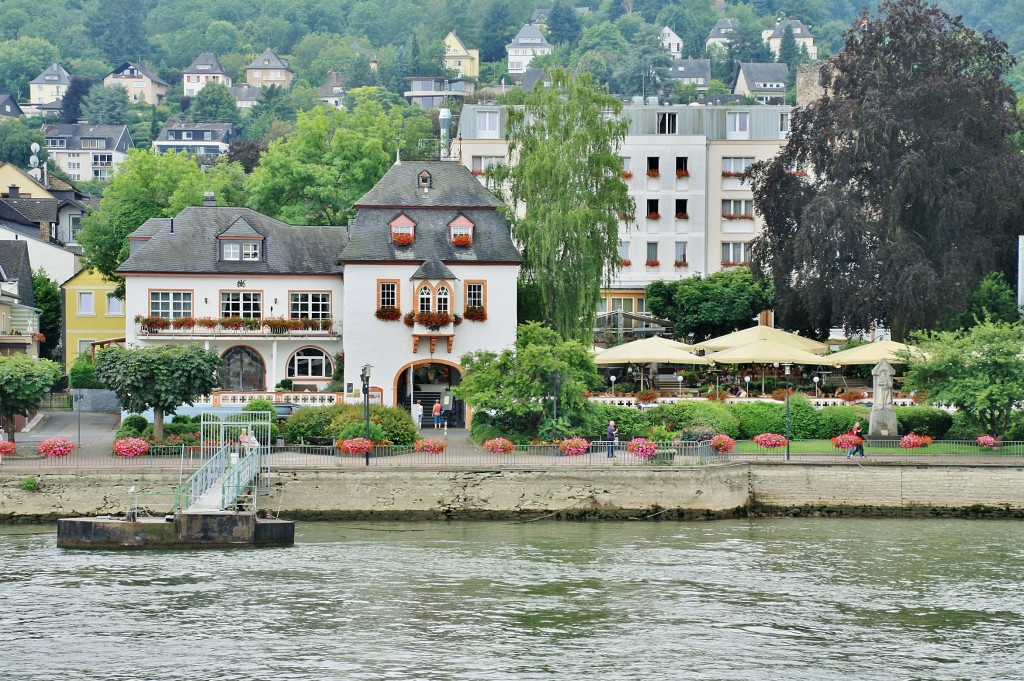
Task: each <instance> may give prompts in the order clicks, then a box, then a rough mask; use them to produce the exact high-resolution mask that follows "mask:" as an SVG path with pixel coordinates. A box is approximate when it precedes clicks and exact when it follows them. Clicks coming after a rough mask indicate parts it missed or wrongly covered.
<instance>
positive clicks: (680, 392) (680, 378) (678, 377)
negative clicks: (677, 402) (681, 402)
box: [676, 374, 683, 397]
mask: <svg viewBox="0 0 1024 681" xmlns="http://www.w3.org/2000/svg"><path fill="white" fill-rule="evenodd" d="M676 381H678V383H679V389H678V390H676V397H682V396H683V375H682V374H676Z"/></svg>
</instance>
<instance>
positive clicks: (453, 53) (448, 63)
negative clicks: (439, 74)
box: [414, 31, 480, 78]
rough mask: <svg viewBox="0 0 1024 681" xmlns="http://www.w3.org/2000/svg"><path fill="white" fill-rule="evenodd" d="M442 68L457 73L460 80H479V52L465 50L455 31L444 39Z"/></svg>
mask: <svg viewBox="0 0 1024 681" xmlns="http://www.w3.org/2000/svg"><path fill="white" fill-rule="evenodd" d="M444 67H445V68H446V69H451V70H453V71H456V72H458V74H459V76H460V77H462V78H479V77H480V50H467V49H466V46H465V44H463V42H462V41H461V40H460V39H459V36H457V35H455V31H451V32H449V33H448V35H447V36H445V39H444ZM414 75H415V74H414Z"/></svg>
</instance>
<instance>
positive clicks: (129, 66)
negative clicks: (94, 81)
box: [103, 61, 170, 87]
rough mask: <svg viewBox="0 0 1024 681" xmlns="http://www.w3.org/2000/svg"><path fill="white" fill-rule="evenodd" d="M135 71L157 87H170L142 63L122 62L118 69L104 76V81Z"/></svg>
mask: <svg viewBox="0 0 1024 681" xmlns="http://www.w3.org/2000/svg"><path fill="white" fill-rule="evenodd" d="M133 69H134V70H135V71H137V72H138V73H140V74H142V75H143V76H145V77H146V78H149V79H150V80H151V81H153V82H154V83H156V84H157V85H163V86H164V87H170V86H169V85H168V84H167V81H165V80H164V79H163V78H161V77H160V76H158V75H156V74H155V73H153V72H151V71H150V70H149V69H147V68H146V65H145V64H143V63H142V62H137V63H136V62H133V61H124V62H121V64H120V65H119V66H118V67H117V68H116V69H114V70H113V71H111V72H110V73H108V74H107V75H105V76H103V80H106V79H107V78H109V77H110V76H121V75H123V74H124V73H125V72H126V71H131V70H133Z"/></svg>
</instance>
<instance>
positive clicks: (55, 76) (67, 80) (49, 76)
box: [31, 64, 71, 85]
mask: <svg viewBox="0 0 1024 681" xmlns="http://www.w3.org/2000/svg"><path fill="white" fill-rule="evenodd" d="M31 82H32V83H34V84H36V85H71V74H70V73H68V72H67V71H65V70H64V67H63V66H61V65H60V64H51V65H50V68H48V69H46V70H45V71H43V72H42V73H40V74H39V75H38V76H36V77H35V78H33V79H32V81H31Z"/></svg>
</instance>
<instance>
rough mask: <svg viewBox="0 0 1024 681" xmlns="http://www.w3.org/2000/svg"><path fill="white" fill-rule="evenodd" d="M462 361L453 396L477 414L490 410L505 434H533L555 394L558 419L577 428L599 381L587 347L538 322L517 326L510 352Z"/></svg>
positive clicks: (470, 356)
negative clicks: (588, 398) (460, 380)
mask: <svg viewBox="0 0 1024 681" xmlns="http://www.w3.org/2000/svg"><path fill="white" fill-rule="evenodd" d="M461 362H462V366H463V367H464V368H465V375H464V376H463V378H462V382H461V383H460V384H459V385H458V386H456V387H455V388H454V389H453V390H454V392H455V394H456V396H458V397H459V399H462V400H465V401H466V403H467V404H469V405H472V407H473V408H474V410H476V411H478V412H480V411H489V410H494V412H495V414H494V415H493V416H489V417H488V419H489V421H490V423H492V424H493V425H495V426H496V427H498V428H499V429H501V430H502V431H503V432H505V433H508V434H521V435H533V434H536V433H537V432H538V431H539V430H540V428H541V425H542V422H543V421H544V420H545V419H546V418H547V417H548V416H549V414H551V411H552V409H553V406H554V405H553V403H552V398H553V397H555V396H556V395H557V398H558V415H559V417H560V419H559V420H561V419H562V418H564V419H565V420H566V421H568V422H569V423H570V424H571V425H578V424H579V423H580V422H581V420H582V418H583V415H584V413H585V409H586V398H585V397H584V395H585V394H586V392H587V390H589V389H590V388H591V387H593V386H596V385H597V384H598V383H599V382H600V379H599V377H598V375H597V369H596V368H595V366H594V360H593V358H592V357H591V354H590V351H589V349H588V347H587V346H584V345H583V344H582V343H579V342H577V341H574V340H570V341H565V340H562V338H560V337H559V335H558V334H557V333H555V332H554V331H552V330H551V329H548V328H545V327H544V326H542V325H541V324H539V323H536V322H533V323H529V324H522V325H520V326H519V329H518V330H517V334H516V343H515V346H514V347H513V348H509V349H506V350H503V351H502V352H501V353H495V352H491V351H489V350H483V351H477V352H471V353H469V354H467V355H464V356H463V357H462V359H461ZM556 374H557V376H558V378H557V380H555V376H556ZM551 415H552V416H553V414H551Z"/></svg>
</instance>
